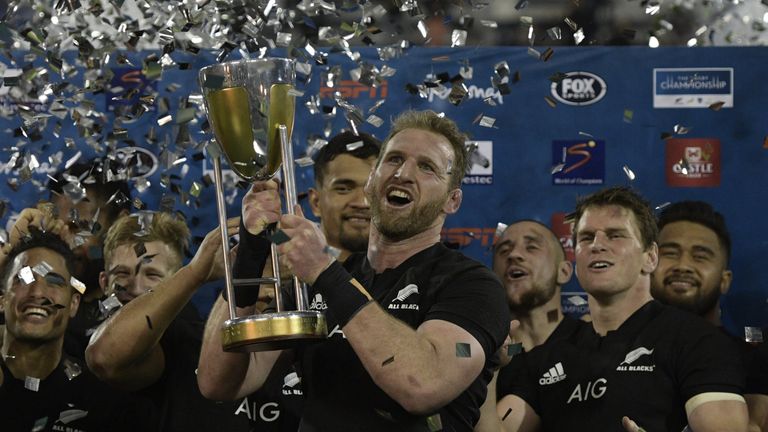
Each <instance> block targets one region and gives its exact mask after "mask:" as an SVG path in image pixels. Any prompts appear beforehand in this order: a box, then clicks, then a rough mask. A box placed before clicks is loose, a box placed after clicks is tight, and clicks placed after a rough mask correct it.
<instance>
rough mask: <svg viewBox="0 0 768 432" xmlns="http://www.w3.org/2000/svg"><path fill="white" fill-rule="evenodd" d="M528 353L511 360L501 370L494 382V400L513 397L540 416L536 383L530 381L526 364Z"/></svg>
mask: <svg viewBox="0 0 768 432" xmlns="http://www.w3.org/2000/svg"><path fill="white" fill-rule="evenodd" d="M530 357H531V354H530V353H521V354H518V355H516V356H514V357H513V358H512V361H510V362H509V364H508V365H507V366H505V367H503V368H501V370H499V377H498V378H497V380H496V400H498V401H500V400H502V399H504V397H505V396H509V395H515V396H517V397H519V398H520V399H522V400H524V401H525V402H526V403H527V404H528V405H530V406H531V408H533V410H534V411H536V413H537V414H538V415H539V416H541V411H540V405H539V403H538V398H537V392H536V388H537V387H536V382H535V381H533V380H532V376H533V374H532V372H531V368H530V367H529V365H528V362H529V361H530V360H531V358H530Z"/></svg>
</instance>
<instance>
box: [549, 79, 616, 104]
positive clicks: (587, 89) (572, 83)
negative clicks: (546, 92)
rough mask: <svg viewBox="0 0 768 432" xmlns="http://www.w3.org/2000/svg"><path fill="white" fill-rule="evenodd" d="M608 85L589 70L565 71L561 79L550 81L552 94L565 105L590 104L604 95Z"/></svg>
mask: <svg viewBox="0 0 768 432" xmlns="http://www.w3.org/2000/svg"><path fill="white" fill-rule="evenodd" d="M607 90H608V86H606V84H605V81H604V80H603V79H602V78H600V77H599V76H597V75H595V74H593V73H590V72H566V73H565V74H564V76H563V79H561V80H558V81H556V82H553V83H552V86H551V91H552V96H554V97H555V99H557V100H558V101H560V102H561V103H564V104H566V105H576V106H581V105H591V104H593V103H597V102H599V101H600V99H602V98H603V96H605V93H606V91H607Z"/></svg>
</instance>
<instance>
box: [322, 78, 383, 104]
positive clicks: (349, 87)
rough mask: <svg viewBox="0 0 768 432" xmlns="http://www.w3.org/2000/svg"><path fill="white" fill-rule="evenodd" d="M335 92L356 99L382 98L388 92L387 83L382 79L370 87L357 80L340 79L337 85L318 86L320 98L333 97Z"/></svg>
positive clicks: (345, 97) (346, 97)
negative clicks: (376, 84)
mask: <svg viewBox="0 0 768 432" xmlns="http://www.w3.org/2000/svg"><path fill="white" fill-rule="evenodd" d="M336 92H338V93H339V94H341V96H342V97H343V98H344V99H357V98H361V97H366V96H367V97H368V98H370V99H384V98H386V97H387V93H388V92H389V85H388V84H387V81H382V82H381V83H380V84H379V85H378V86H377V87H371V86H367V85H365V84H360V83H359V82H357V81H352V80H341V81H339V85H338V86H334V87H325V86H322V87H320V97H321V98H326V97H327V98H333V95H334V93H336Z"/></svg>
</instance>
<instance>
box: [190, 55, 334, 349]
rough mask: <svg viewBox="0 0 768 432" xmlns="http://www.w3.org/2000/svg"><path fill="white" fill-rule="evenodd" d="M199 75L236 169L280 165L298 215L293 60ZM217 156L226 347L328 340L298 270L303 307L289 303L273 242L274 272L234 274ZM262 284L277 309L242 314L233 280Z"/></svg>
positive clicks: (264, 172) (266, 169)
mask: <svg viewBox="0 0 768 432" xmlns="http://www.w3.org/2000/svg"><path fill="white" fill-rule="evenodd" d="M199 79H200V86H201V87H202V90H203V96H204V98H205V106H206V109H207V113H208V120H209V121H210V123H211V126H212V128H213V133H214V135H215V136H216V141H217V142H218V144H219V147H220V149H221V152H222V153H224V155H225V156H226V158H227V162H229V166H230V168H231V169H232V171H234V172H235V173H236V174H237V175H238V176H240V177H241V178H243V179H245V180H248V181H254V180H268V179H270V178H271V177H272V176H274V175H275V174H276V173H277V171H278V170H279V169H280V167H281V165H282V169H283V182H284V185H285V203H286V211H287V212H289V213H290V214H293V212H294V207H295V206H296V201H297V199H296V182H295V176H294V172H293V149H292V147H291V131H292V130H293V117H294V113H295V111H296V101H295V98H294V95H293V94H292V92H291V90H292V89H293V88H294V83H295V81H296V72H295V68H294V62H293V60H290V59H282V58H266V59H257V60H241V61H234V62H226V63H221V64H216V65H211V66H207V67H204V68H203V69H201V70H200V75H199ZM211 157H212V159H213V167H214V177H215V179H214V181H215V183H216V207H217V210H218V218H219V227H220V229H221V237H222V247H223V248H224V252H225V253H224V268H225V281H226V287H225V289H226V290H227V295H228V298H229V299H230V300H229V302H228V304H229V317H230V319H228V320H227V321H225V322H224V327H223V328H222V332H223V334H222V336H223V337H222V341H223V346H224V350H225V351H246V352H247V351H266V350H276V349H284V348H290V347H293V346H296V345H297V344H299V343H301V342H306V341H309V340H321V339H325V338H326V336H327V333H328V329H327V326H326V321H325V316H324V315H323V314H322V313H321V312H317V311H311V310H308V307H307V290H306V285H305V284H303V283H301V282H300V281H299V279H298V278H297V277H296V276H294V277H293V286H294V291H295V296H296V307H297V310H295V311H285V310H283V299H282V296H281V291H280V287H281V284H282V281H281V279H280V270H279V264H278V259H277V247H276V245H275V244H274V243H273V244H272V245H271V253H272V274H273V275H274V277H263V278H256V279H233V276H232V268H231V267H230V262H229V261H230V260H229V254H228V253H227V251H228V249H227V245H228V244H229V240H228V239H229V236H228V234H227V215H226V208H225V206H224V186H223V184H222V178H221V157H220V156H219V155H215V154H214V155H211ZM281 161H282V163H281ZM256 284H271V285H274V287H275V302H276V304H277V305H276V306H277V312H274V313H265V314H261V315H252V316H244V317H238V316H237V311H236V309H235V300H234V299H235V293H234V287H235V286H237V285H256Z"/></svg>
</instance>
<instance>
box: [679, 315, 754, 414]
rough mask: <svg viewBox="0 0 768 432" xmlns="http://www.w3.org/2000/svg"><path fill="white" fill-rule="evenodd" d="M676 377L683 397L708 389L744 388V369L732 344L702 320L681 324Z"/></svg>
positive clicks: (739, 392)
mask: <svg viewBox="0 0 768 432" xmlns="http://www.w3.org/2000/svg"><path fill="white" fill-rule="evenodd" d="M681 327H682V328H681V333H680V341H679V342H680V343H679V344H678V346H679V353H678V359H677V362H676V363H677V365H676V366H677V377H678V380H679V382H680V393H681V395H682V397H683V399H684V400H686V401H687V400H689V399H690V398H692V397H694V396H696V395H698V394H702V393H709V392H718V393H736V394H742V393H743V391H744V370H743V363H742V360H741V358H740V357H741V356H740V352H739V349H738V347H737V346H736V344H735V343H734V342H733V341H732V340H730V339H729V338H728V337H727V336H726V335H724V334H723V333H722V332H720V330H718V329H717V328H716V327H714V326H712V325H710V324H709V323H706V322H704V321H703V320H702V321H701V322H694V323H692V324H690V325H683V326H681Z"/></svg>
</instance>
